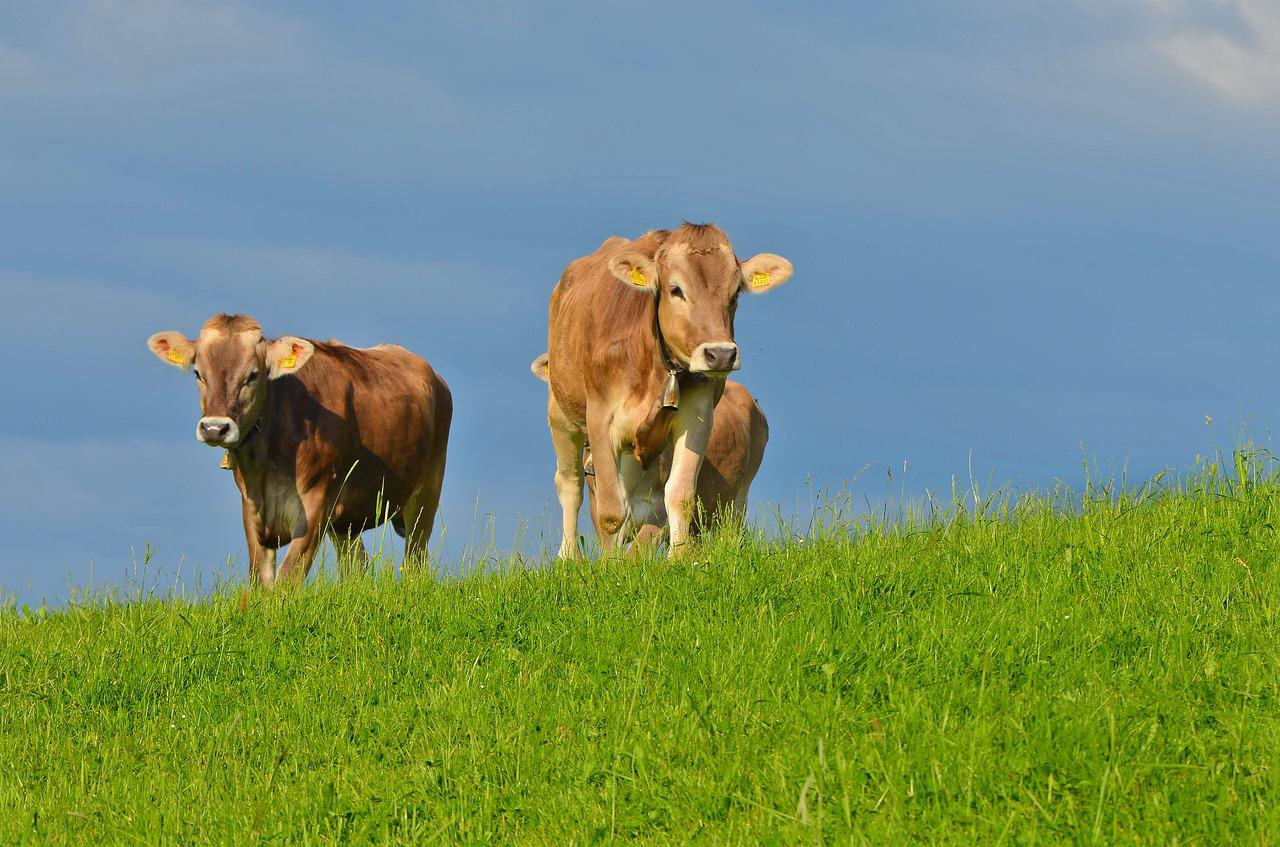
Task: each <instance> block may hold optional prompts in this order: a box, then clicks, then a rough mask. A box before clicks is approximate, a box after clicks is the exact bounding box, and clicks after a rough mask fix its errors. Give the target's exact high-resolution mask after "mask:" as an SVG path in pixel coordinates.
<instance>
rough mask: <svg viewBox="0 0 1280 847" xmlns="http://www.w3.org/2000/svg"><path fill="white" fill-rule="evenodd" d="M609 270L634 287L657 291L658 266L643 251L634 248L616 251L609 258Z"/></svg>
mask: <svg viewBox="0 0 1280 847" xmlns="http://www.w3.org/2000/svg"><path fill="white" fill-rule="evenodd" d="M609 270H610V271H612V272H613V275H614V276H616V277H617V278H618V279H620V280H622V281H623V282H625V283H626V284H627V285H630V286H631V287H633V288H643V289H647V290H649V291H656V290H657V288H658V266H657V265H655V264H654V263H653V259H650V258H649V257H648V256H646V255H645V254H643V253H637V252H636V251H634V250H623V251H622V252H621V253H615V254H614V256H613V258H612V259H610V260H609Z"/></svg>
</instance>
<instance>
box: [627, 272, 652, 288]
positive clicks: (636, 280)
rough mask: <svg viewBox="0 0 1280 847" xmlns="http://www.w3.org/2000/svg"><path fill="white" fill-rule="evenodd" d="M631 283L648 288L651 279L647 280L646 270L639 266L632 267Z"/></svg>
mask: <svg viewBox="0 0 1280 847" xmlns="http://www.w3.org/2000/svg"><path fill="white" fill-rule="evenodd" d="M631 284H632V285H637V286H639V287H640V288H648V287H649V280H647V279H645V278H644V271H642V270H640V269H639V268H632V269H631Z"/></svg>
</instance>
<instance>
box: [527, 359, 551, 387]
mask: <svg viewBox="0 0 1280 847" xmlns="http://www.w3.org/2000/svg"><path fill="white" fill-rule="evenodd" d="M529 370H531V371H533V375H534V376H536V377H537V378H538V379H540V380H542V381H543V382H550V381H551V357H550V356H548V355H547V354H546V353H543V354H542V355H541V356H539V357H538V358H536V359H534V360H533V363H532V364H531V365H529Z"/></svg>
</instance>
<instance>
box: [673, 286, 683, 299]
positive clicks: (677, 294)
mask: <svg viewBox="0 0 1280 847" xmlns="http://www.w3.org/2000/svg"><path fill="white" fill-rule="evenodd" d="M671 296H672V297H674V298H676V299H677V300H683V299H685V298H684V289H682V288H681V287H680V286H678V285H673V286H671Z"/></svg>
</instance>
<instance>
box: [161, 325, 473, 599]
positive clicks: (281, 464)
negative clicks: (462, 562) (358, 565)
mask: <svg viewBox="0 0 1280 847" xmlns="http://www.w3.org/2000/svg"><path fill="white" fill-rule="evenodd" d="M147 346H148V347H150V348H151V352H153V353H155V354H156V356H158V357H159V358H160V360H161V361H163V362H166V363H168V364H170V365H173V366H174V367H177V368H181V369H182V370H184V371H189V372H191V373H192V374H194V376H195V379H196V383H197V385H198V386H199V389H200V412H201V418H200V421H199V423H198V424H197V425H196V438H197V439H198V440H199V441H201V442H203V443H205V444H208V445H209V446H211V447H217V448H219V449H225V450H226V451H228V453H229V457H230V458H231V460H232V461H231V465H232V467H233V468H234V470H235V479H236V485H237V486H238V487H239V488H240V494H241V498H242V511H243V516H244V534H245V540H246V541H247V542H248V547H249V574H250V577H251V578H252V579H254V580H256V581H258V582H259V583H261V584H263V585H265V586H270V585H271V584H272V583H273V582H274V581H275V579H276V566H275V565H276V550H277V549H279V548H280V547H281V546H283V545H285V544H288V545H289V552H288V555H286V556H285V559H284V562H283V563H282V564H281V565H280V572H279V577H280V579H282V580H293V581H296V582H301V581H302V580H304V579H305V578H306V575H307V571H308V569H310V567H311V562H312V560H313V559H314V558H315V555H316V551H317V550H318V549H319V546H320V543H321V541H322V540H323V537H324V533H325V531H326V530H327V531H328V532H330V533H331V534H332V535H333V537H334V540H335V543H339V544H346V543H353V544H354V546H355V547H356V549H357V553H358V555H360V557H361V558H362V559H363V552H364V547H363V545H362V544H360V543H359V539H358V535H359V533H360V532H361V531H362V530H365V529H369V528H370V527H373V526H377V525H379V524H381V523H382V522H384V521H385V520H388V519H389V520H390V521H391V523H392V525H393V526H394V527H395V529H396V531H397V532H398V533H399V534H400V535H402V536H404V537H405V557H406V558H409V557H411V556H414V555H416V554H419V553H420V552H421V551H424V550H425V549H426V545H427V540H428V539H429V538H430V537H431V527H432V525H433V523H434V522H435V515H436V506H437V505H438V504H439V502H440V485H441V482H442V481H443V479H444V466H445V454H446V450H447V447H448V441H449V424H450V422H451V419H452V417H453V398H452V396H451V395H450V393H449V387H448V386H447V385H445V383H444V380H442V379H441V378H440V377H439V376H438V375H437V374H436V372H435V371H434V370H432V368H431V366H430V365H429V364H427V363H426V361H424V360H423V359H420V358H419V357H417V356H415V355H413V354H412V353H410V352H409V351H408V350H405V349H404V348H403V347H398V346H396V345H392V344H384V345H379V346H377V347H370V348H367V349H361V348H356V347H348V346H346V345H345V344H340V343H338V342H336V341H328V342H321V341H308V340H306V339H303V338H296V337H294V336H290V335H287V336H284V337H282V338H277V339H275V340H274V341H273V340H270V339H267V338H265V337H264V336H263V334H262V328H261V327H260V326H259V325H258V322H257V321H255V320H254V319H253V318H250V317H247V316H244V315H217V316H215V317H213V318H210V319H209V320H208V321H206V322H205V325H204V327H203V328H202V329H201V330H200V335H199V337H197V338H196V340H195V341H190V340H188V339H187V338H186V336H184V335H183V334H182V333H180V332H158V333H156V334H155V335H153V336H151V338H150V339H149V340H148V341H147Z"/></svg>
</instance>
